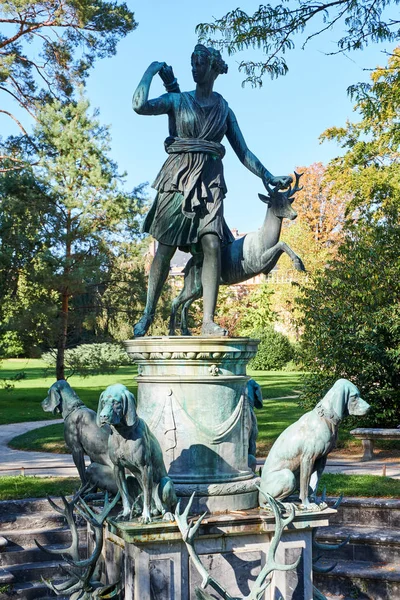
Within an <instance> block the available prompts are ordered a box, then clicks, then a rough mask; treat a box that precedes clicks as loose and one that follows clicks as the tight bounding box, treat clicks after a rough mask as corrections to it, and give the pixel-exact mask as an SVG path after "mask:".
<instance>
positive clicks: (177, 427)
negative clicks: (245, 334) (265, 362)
mask: <svg viewBox="0 0 400 600" xmlns="http://www.w3.org/2000/svg"><path fill="white" fill-rule="evenodd" d="M257 346H258V341H257V340H252V339H249V338H206V337H204V338H202V337H146V338H137V339H133V340H129V341H127V342H125V348H126V350H127V352H128V354H129V355H130V356H131V357H132V358H133V359H134V361H135V362H136V363H137V365H138V370H139V374H138V378H137V382H138V398H137V402H138V407H137V408H138V414H139V415H140V416H141V417H142V418H143V419H144V420H145V421H146V423H147V424H148V426H149V427H150V429H151V431H152V432H153V433H154V434H155V436H156V437H157V439H158V441H159V442H160V445H161V448H162V450H163V455H164V461H165V465H166V467H167V470H168V474H169V476H170V477H171V478H172V480H173V481H174V483H175V487H176V490H177V494H178V496H180V497H181V498H182V500H185V499H188V498H189V497H190V496H191V494H192V493H193V492H195V493H196V498H195V502H194V504H193V509H194V510H196V511H203V510H208V511H209V512H219V511H227V510H238V509H249V508H253V507H256V506H257V496H258V491H257V488H256V487H255V484H256V483H257V479H256V478H255V477H254V474H253V472H252V471H251V469H249V467H248V432H249V427H250V419H249V407H248V402H247V397H246V394H245V388H246V384H247V381H248V379H249V378H248V377H247V376H246V365H247V363H248V361H249V360H250V358H252V357H253V356H254V355H255V353H256V351H257Z"/></svg>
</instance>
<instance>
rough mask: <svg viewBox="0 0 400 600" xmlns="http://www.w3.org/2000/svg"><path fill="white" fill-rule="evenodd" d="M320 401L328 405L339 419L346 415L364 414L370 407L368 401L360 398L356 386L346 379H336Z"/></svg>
mask: <svg viewBox="0 0 400 600" xmlns="http://www.w3.org/2000/svg"><path fill="white" fill-rule="evenodd" d="M321 403H323V404H324V406H329V408H330V409H332V410H333V411H334V412H335V414H336V415H337V416H338V417H339V419H343V418H344V417H347V416H348V415H355V416H360V417H362V416H364V415H365V414H367V412H368V411H369V409H370V405H369V404H368V402H365V400H363V399H362V398H360V392H359V390H358V388H357V387H356V386H355V385H354V383H351V381H349V380H348V379H338V380H337V381H336V382H335V384H334V385H333V386H332V388H331V389H330V390H329V392H328V393H327V394H326V396H325V397H324V398H323V399H322V401H321Z"/></svg>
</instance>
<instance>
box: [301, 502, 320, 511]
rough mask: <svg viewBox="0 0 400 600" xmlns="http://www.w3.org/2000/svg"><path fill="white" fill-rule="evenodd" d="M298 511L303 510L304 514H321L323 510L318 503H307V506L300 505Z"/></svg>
mask: <svg viewBox="0 0 400 600" xmlns="http://www.w3.org/2000/svg"><path fill="white" fill-rule="evenodd" d="M298 510H301V511H302V512H319V511H320V510H322V509H321V508H320V505H319V504H316V502H307V503H306V504H299V506H298Z"/></svg>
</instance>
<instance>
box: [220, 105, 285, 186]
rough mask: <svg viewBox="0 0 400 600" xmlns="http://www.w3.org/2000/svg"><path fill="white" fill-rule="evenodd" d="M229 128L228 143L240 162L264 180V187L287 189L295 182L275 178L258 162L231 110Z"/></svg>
mask: <svg viewBox="0 0 400 600" xmlns="http://www.w3.org/2000/svg"><path fill="white" fill-rule="evenodd" d="M227 126H228V129H227V132H226V137H227V138H228V141H229V143H230V145H231V146H232V148H233V150H234V151H235V153H236V155H237V157H238V158H239V160H240V162H241V163H243V164H244V166H245V167H246V168H247V169H249V171H251V172H252V173H254V175H257V177H260V178H261V179H262V180H263V182H264V185H265V184H267V183H269V184H270V185H279V187H286V186H288V185H289V184H290V183H291V182H292V181H293V179H292V177H290V175H288V176H279V177H274V176H273V175H272V173H270V172H269V171H268V169H266V167H264V165H263V164H262V163H261V162H260V161H259V160H258V158H257V156H255V154H253V153H252V152H251V151H250V150H249V149H248V147H247V144H246V142H245V139H244V137H243V134H242V132H241V131H240V128H239V125H238V122H237V120H236V117H235V115H234V113H233V111H232V110H231V109H229V113H228V119H227Z"/></svg>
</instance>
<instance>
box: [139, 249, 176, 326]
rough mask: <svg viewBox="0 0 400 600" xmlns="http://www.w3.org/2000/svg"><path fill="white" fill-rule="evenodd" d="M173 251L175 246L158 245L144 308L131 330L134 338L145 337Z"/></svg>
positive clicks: (166, 275)
mask: <svg viewBox="0 0 400 600" xmlns="http://www.w3.org/2000/svg"><path fill="white" fill-rule="evenodd" d="M175 251H176V247H175V246H166V245H165V244H158V248H157V252H156V255H155V257H154V260H153V262H152V264H151V268H150V274H149V284H148V288H147V302H146V308H145V309H144V313H143V316H142V318H141V319H140V321H139V322H138V323H136V325H135V326H134V329H133V332H134V335H135V337H142V336H144V335H146V333H147V330H148V329H149V327H150V325H151V323H152V321H153V319H154V313H155V310H156V306H157V302H158V299H159V297H160V294H161V290H162V288H163V285H164V283H165V281H166V279H167V277H168V273H169V265H170V262H171V259H172V257H173V255H174V254H175Z"/></svg>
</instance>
